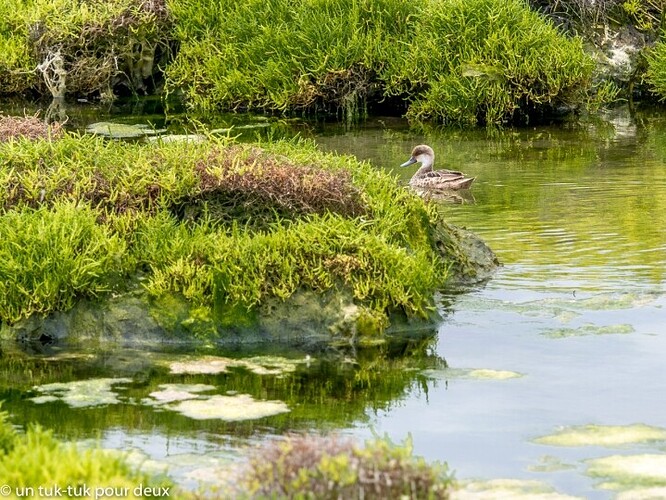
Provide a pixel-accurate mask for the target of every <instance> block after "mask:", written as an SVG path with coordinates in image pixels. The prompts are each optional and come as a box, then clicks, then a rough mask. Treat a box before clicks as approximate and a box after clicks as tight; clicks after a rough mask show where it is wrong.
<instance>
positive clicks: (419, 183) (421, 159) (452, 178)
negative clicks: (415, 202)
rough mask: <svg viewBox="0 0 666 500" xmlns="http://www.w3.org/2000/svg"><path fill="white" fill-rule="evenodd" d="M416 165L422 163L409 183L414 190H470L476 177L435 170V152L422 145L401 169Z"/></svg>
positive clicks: (455, 171) (413, 152) (451, 171)
mask: <svg viewBox="0 0 666 500" xmlns="http://www.w3.org/2000/svg"><path fill="white" fill-rule="evenodd" d="M414 163H420V164H421V168H419V169H418V170H417V171H416V173H415V174H414V175H413V176H412V178H411V180H410V181H409V185H410V186H412V187H414V188H425V189H434V190H442V191H444V190H446V191H456V190H458V189H468V188H469V187H470V186H471V185H472V182H474V179H476V177H467V176H465V174H463V173H462V172H458V171H457V170H446V169H441V170H433V169H432V165H433V163H435V152H434V151H433V149H432V148H431V147H430V146H426V145H425V144H420V145H418V146H416V147H415V148H414V149H413V150H412V156H411V157H410V158H409V160H407V161H406V162H405V163H403V164H402V165H400V166H401V167H408V166H410V165H413V164H414Z"/></svg>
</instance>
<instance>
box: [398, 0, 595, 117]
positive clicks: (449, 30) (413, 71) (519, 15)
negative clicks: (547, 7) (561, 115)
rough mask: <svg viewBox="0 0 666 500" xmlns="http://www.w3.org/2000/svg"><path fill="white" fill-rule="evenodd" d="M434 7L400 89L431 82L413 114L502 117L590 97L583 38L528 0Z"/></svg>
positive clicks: (463, 1)
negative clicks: (566, 32) (567, 33)
mask: <svg viewBox="0 0 666 500" xmlns="http://www.w3.org/2000/svg"><path fill="white" fill-rule="evenodd" d="M428 6H429V8H427V9H426V10H425V11H424V12H423V14H422V16H421V17H420V20H419V22H418V23H417V24H416V25H415V26H414V28H413V31H414V36H415V38H414V40H413V41H412V43H411V45H410V50H409V54H408V56H407V58H406V59H405V60H404V62H401V65H402V74H403V75H406V77H407V78H405V77H404V76H403V80H404V81H405V84H403V86H402V87H398V89H399V90H400V91H402V92H403V93H406V92H407V93H409V94H412V95H413V93H412V92H409V89H410V87H416V88H422V89H424V93H423V94H422V95H419V94H416V97H415V98H414V99H413V102H412V105H411V106H410V108H409V111H408V115H409V116H411V117H413V118H417V119H419V120H423V119H425V118H434V119H437V120H440V121H444V122H446V123H459V124H471V125H474V124H476V123H477V122H478V121H481V122H483V123H487V124H500V123H502V122H503V121H505V120H507V119H511V118H512V117H514V113H516V112H519V113H523V114H529V113H530V112H532V111H534V109H535V108H543V107H547V108H548V107H550V108H552V107H555V106H558V105H563V104H571V105H574V104H576V103H579V102H581V100H582V99H583V98H584V97H583V93H584V92H585V91H586V90H587V89H588V87H589V85H590V83H591V75H592V70H593V69H594V63H593V61H592V60H591V59H590V58H589V57H588V56H587V55H585V54H584V52H583V48H582V42H581V40H579V39H574V40H569V39H566V38H564V37H563V36H562V34H561V33H559V32H558V31H557V30H556V29H555V28H554V27H553V26H552V25H551V24H549V23H548V22H546V21H545V20H544V19H543V18H542V17H541V16H539V15H538V14H536V13H534V12H532V11H530V10H529V9H528V8H527V7H526V5H525V4H524V3H523V2H522V1H519V0H511V1H505V2H497V1H495V0H472V1H469V0H447V1H443V2H431V3H429V4H428ZM396 74H400V72H399V70H396Z"/></svg>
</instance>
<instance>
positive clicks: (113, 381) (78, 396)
mask: <svg viewBox="0 0 666 500" xmlns="http://www.w3.org/2000/svg"><path fill="white" fill-rule="evenodd" d="M131 381H132V379H129V378H97V379H88V380H76V381H74V382H56V383H53V384H45V385H39V386H36V387H35V388H34V389H35V390H36V391H38V392H41V393H42V396H37V397H34V398H32V399H31V401H33V402H34V403H37V404H41V403H48V402H54V401H57V400H61V401H63V402H64V403H66V404H68V405H69V406H71V407H72V408H87V407H92V406H103V405H113V404H118V403H120V401H119V400H118V397H117V394H116V393H115V392H113V391H112V390H111V387H112V386H114V385H118V384H129V383H130V382H131Z"/></svg>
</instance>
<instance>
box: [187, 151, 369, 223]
mask: <svg viewBox="0 0 666 500" xmlns="http://www.w3.org/2000/svg"><path fill="white" fill-rule="evenodd" d="M195 169H196V171H197V173H198V175H199V178H200V192H201V193H202V194H203V195H210V194H214V195H216V196H220V195H221V196H223V197H229V198H235V199H236V201H237V202H239V203H241V204H247V205H257V204H259V205H265V206H269V207H273V208H276V209H280V210H283V211H287V212H292V213H294V212H295V213H323V212H325V211H331V212H335V213H339V214H341V215H345V216H350V217H353V216H357V215H361V214H363V213H365V212H366V207H365V204H364V203H363V199H362V196H361V192H360V190H359V189H358V188H356V186H354V184H353V183H352V179H351V174H350V173H349V172H348V171H345V170H337V171H330V170H324V169H321V168H318V167H315V166H302V165H294V164H293V163H291V162H290V161H289V160H288V159H287V158H283V157H278V156H273V155H268V154H265V153H264V152H263V151H262V150H261V149H260V148H252V149H250V150H244V149H243V148H241V147H240V146H234V147H231V148H228V149H226V150H213V151H212V152H211V154H210V156H209V158H208V160H207V161H206V162H205V163H204V162H199V163H198V164H197V165H196V166H195Z"/></svg>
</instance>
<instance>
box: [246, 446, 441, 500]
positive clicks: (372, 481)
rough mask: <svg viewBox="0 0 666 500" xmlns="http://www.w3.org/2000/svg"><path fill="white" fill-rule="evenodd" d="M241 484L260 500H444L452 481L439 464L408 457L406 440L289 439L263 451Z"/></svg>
mask: <svg viewBox="0 0 666 500" xmlns="http://www.w3.org/2000/svg"><path fill="white" fill-rule="evenodd" d="M244 482H245V483H246V484H247V485H248V490H249V492H250V493H251V494H252V495H257V496H259V497H260V498H299V499H310V498H326V499H335V498H350V499H363V498H370V499H380V498H405V499H445V498H449V493H450V488H451V485H452V478H451V477H450V476H449V475H448V471H447V467H446V465H443V464H437V463H434V464H428V463H426V461H425V460H424V459H422V458H417V457H414V456H412V446H411V442H410V441H409V439H408V440H407V441H406V442H405V443H404V444H403V445H402V446H397V445H395V444H393V443H391V442H390V441H389V440H388V438H384V439H375V440H373V441H368V442H367V443H366V446H365V447H364V448H360V447H358V446H356V445H354V444H353V443H351V442H350V441H346V440H341V439H336V438H325V437H316V436H300V437H291V438H289V439H287V440H285V441H283V442H276V443H269V444H267V445H265V446H264V447H262V448H261V450H260V451H259V452H258V453H257V456H256V458H255V459H254V460H252V461H251V463H250V468H249V471H248V473H247V474H246V475H244Z"/></svg>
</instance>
